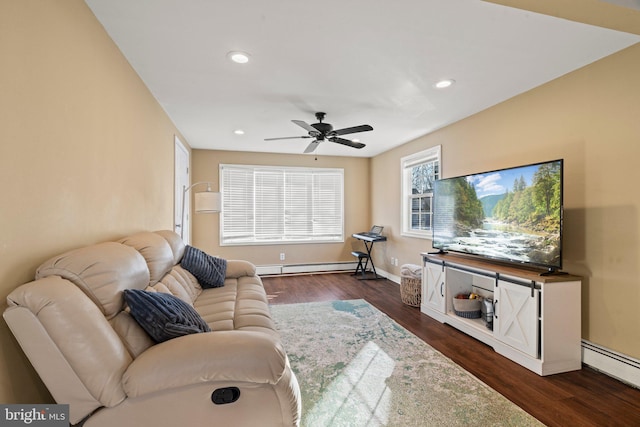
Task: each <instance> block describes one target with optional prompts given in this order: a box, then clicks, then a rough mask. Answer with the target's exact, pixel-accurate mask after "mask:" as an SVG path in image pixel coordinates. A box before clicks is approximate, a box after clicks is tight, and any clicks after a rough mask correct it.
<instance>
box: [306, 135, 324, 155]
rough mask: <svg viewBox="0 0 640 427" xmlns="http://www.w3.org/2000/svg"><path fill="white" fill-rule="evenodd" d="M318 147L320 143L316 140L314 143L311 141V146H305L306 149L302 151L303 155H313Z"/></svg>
mask: <svg viewBox="0 0 640 427" xmlns="http://www.w3.org/2000/svg"><path fill="white" fill-rule="evenodd" d="M318 145H320V141H318V140H317V139H316V140H314V141H311V144H309V145H308V146H307V148H306V149H305V150H304V153H305V154H308V153H313V152H314V151H316V148H318Z"/></svg>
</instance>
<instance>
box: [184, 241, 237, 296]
mask: <svg viewBox="0 0 640 427" xmlns="http://www.w3.org/2000/svg"><path fill="white" fill-rule="evenodd" d="M180 265H181V266H182V267H183V268H184V269H185V270H187V271H188V272H190V273H191V274H193V275H194V276H195V278H196V279H198V282H200V285H201V286H202V287H203V288H205V289H206V288H217V287H220V286H224V278H225V276H226V274H227V260H225V259H222V258H217V257H214V256H211V255H209V254H207V253H205V252H202V251H201V250H200V249H197V248H194V247H193V246H187V247H186V248H185V251H184V256H183V257H182V262H181V263H180Z"/></svg>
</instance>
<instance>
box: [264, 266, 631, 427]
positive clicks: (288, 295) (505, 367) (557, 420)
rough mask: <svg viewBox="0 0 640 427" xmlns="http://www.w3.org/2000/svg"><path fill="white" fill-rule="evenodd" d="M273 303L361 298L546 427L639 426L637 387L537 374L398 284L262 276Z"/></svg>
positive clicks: (591, 376)
mask: <svg viewBox="0 0 640 427" xmlns="http://www.w3.org/2000/svg"><path fill="white" fill-rule="evenodd" d="M263 282H264V286H265V289H266V290H267V294H268V295H269V298H270V302H271V304H292V303H301V302H312V301H331V300H345V299H360V298H361V299H364V300H366V301H368V302H369V303H370V304H372V305H374V306H375V307H376V308H378V310H380V311H382V312H384V313H386V314H387V315H388V316H389V317H391V318H392V319H394V320H395V321H396V322H398V323H399V324H400V325H402V326H403V327H405V328H406V329H408V330H409V331H411V332H413V333H414V334H415V335H417V336H418V337H420V338H421V339H423V340H424V341H425V342H426V343H428V344H429V345H431V346H432V347H434V348H435V349H437V350H438V351H440V352H441V353H443V354H444V355H445V356H447V357H449V358H450V359H452V360H453V361H454V362H456V363H457V364H459V365H460V366H462V367H463V368H464V369H466V370H467V371H469V372H471V373H472V374H473V375H475V376H476V377H477V378H479V379H480V380H482V381H483V382H484V383H486V384H487V385H489V386H490V387H492V388H493V389H494V390H496V391H498V392H499V393H501V394H502V395H504V396H505V397H506V398H508V399H509V400H511V401H512V402H514V403H515V404H517V405H518V406H520V407H521V408H522V409H524V410H525V411H527V412H528V413H530V414H531V415H533V416H534V417H536V418H537V419H538V420H540V421H541V422H543V423H544V424H546V425H548V426H562V427H565V426H640V390H638V389H635V388H633V387H629V386H627V385H625V384H624V383H622V382H620V381H617V380H615V379H613V378H611V377H608V376H607V375H604V374H602V373H599V372H597V371H595V370H593V369H590V368H587V367H584V366H583V369H582V370H580V371H575V372H569V373H565V374H556V375H550V376H546V377H541V376H538V375H536V374H534V373H533V372H531V371H529V370H527V369H525V368H523V367H522V366H520V365H518V364H516V363H515V362H512V361H510V360H509V359H506V358H505V357H503V356H500V355H499V354H497V353H495V352H494V351H493V349H492V348H491V347H489V346H487V345H485V344H482V343H481V342H479V341H477V340H475V339H474V338H471V337H469V336H467V335H465V334H464V333H462V332H459V331H458V330H456V329H454V328H452V327H450V326H448V325H444V324H441V323H439V322H437V321H435V320H433V319H431V318H430V317H428V316H427V315H425V314H422V313H421V312H420V309H419V308H417V307H410V306H408V305H405V304H403V303H402V301H401V300H400V288H399V285H398V284H396V283H394V282H391V281H388V280H358V279H357V278H355V277H354V276H352V275H351V274H349V273H341V274H314V275H299V276H277V277H264V278H263Z"/></svg>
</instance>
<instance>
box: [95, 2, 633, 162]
mask: <svg viewBox="0 0 640 427" xmlns="http://www.w3.org/2000/svg"><path fill="white" fill-rule="evenodd" d="M85 1H86V3H87V4H88V5H89V7H90V8H91V9H92V11H93V12H94V14H95V15H96V17H97V18H98V20H99V21H100V22H101V23H102V25H103V26H104V27H105V29H106V30H107V32H108V33H109V35H110V36H111V38H112V39H113V40H114V41H115V43H116V44H117V45H118V47H119V48H120V50H121V51H122V53H123V54H124V56H125V57H126V58H127V59H128V61H129V62H130V63H131V65H132V66H133V68H134V69H135V70H136V72H137V73H138V74H139V75H140V77H141V78H142V80H143V81H144V82H145V84H146V85H147V87H148V88H149V90H150V91H151V92H152V93H153V95H154V96H155V97H156V99H157V100H158V102H159V103H160V104H161V105H162V107H163V108H164V109H165V111H166V112H167V114H168V115H169V117H170V118H171V119H172V120H173V122H174V123H175V125H176V126H177V128H178V129H179V130H180V132H181V133H182V134H183V135H184V137H185V138H186V139H187V142H188V143H189V144H190V145H191V146H192V147H193V148H203V149H219V150H236V151H257V152H277V153H302V151H303V150H304V149H305V148H306V146H307V144H308V143H309V139H292V140H285V141H269V142H265V141H264V138H271V137H285V136H301V135H306V132H305V131H304V130H303V129H302V128H300V127H298V126H296V125H295V124H293V123H292V122H291V120H292V119H296V120H303V121H306V122H307V123H315V122H316V120H315V117H314V113H315V112H316V111H324V112H326V113H327V117H326V119H325V121H326V122H328V123H331V124H332V125H333V126H334V128H336V129H338V128H344V127H351V126H357V125H361V124H369V125H371V126H373V128H374V130H373V131H371V132H365V133H360V134H353V135H345V137H346V138H350V137H354V138H355V137H357V138H359V139H360V140H361V142H363V143H365V144H366V145H367V146H366V147H365V148H363V149H361V150H357V149H354V148H350V147H345V146H343V145H339V144H334V143H331V142H323V143H322V144H321V145H320V146H319V148H318V150H317V152H316V153H317V154H319V155H337V156H363V157H371V156H375V155H377V154H379V153H382V152H384V151H387V150H389V149H391V148H393V147H395V146H398V145H400V144H403V143H405V142H408V141H410V140H413V139H415V138H417V137H419V136H422V135H425V134H427V133H429V132H432V131H434V130H436V129H439V128H442V127H444V126H446V125H448V124H451V123H454V122H456V121H458V120H461V119H463V118H465V117H468V116H470V115H472V114H474V113H477V112H479V111H482V110H484V109H486V108H488V107H490V106H492V105H495V104H497V103H500V102H502V101H504V100H506V99H509V98H511V97H514V96H516V95H518V94H520V93H523V92H525V91H527V90H529V89H532V88H534V87H536V86H539V85H541V84H543V83H545V82H548V81H550V80H553V79H555V78H557V77H559V76H562V75H564V74H566V73H569V72H571V71H573V70H575V69H577V68H579V67H582V66H584V65H587V64H589V63H591V62H594V61H596V60H598V59H600V58H602V57H604V56H607V55H610V54H611V53H614V52H616V51H618V50H621V49H623V48H625V47H627V46H630V45H632V44H634V43H637V42H639V41H640V36H638V35H632V34H628V33H622V32H616V31H613V30H608V29H604V28H600V27H595V26H589V25H585V24H579V23H575V22H571V21H567V20H563V19H558V18H553V17H549V16H546V15H540V14H536V13H532V12H527V11H523V10H519V9H514V8H509V7H505V6H500V5H496V4H493V3H487V2H484V1H479V0H396V1H391V0H325V1H310V0H85ZM234 50H241V51H245V52H248V53H249V54H250V55H251V61H250V62H249V63H247V64H243V65H240V64H236V63H232V62H231V61H230V60H229V59H228V58H227V53H228V52H229V51H234ZM442 78H451V79H455V81H456V83H455V85H453V86H452V87H451V88H449V89H446V90H438V89H435V88H434V87H433V84H434V83H435V82H436V81H438V80H439V79H442ZM235 129H243V130H244V131H245V134H244V135H241V136H239V135H235V134H234V133H233V131H234V130H235Z"/></svg>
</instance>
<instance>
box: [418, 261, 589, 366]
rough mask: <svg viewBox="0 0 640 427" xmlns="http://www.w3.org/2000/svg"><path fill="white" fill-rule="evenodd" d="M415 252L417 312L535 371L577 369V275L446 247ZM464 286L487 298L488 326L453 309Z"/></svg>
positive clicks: (578, 310)
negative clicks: (419, 265)
mask: <svg viewBox="0 0 640 427" xmlns="http://www.w3.org/2000/svg"><path fill="white" fill-rule="evenodd" d="M421 255H422V258H423V274H422V302H421V307H420V308H421V311H422V312H423V313H425V314H426V315H428V316H430V317H433V318H434V319H436V320H438V321H439V322H442V323H447V324H449V325H451V326H453V327H454V328H457V329H459V330H460V331H462V332H465V333H466V334H468V335H470V336H472V337H474V338H476V339H478V340H480V341H482V342H484V343H485V344H487V345H489V346H491V347H493V349H494V350H495V351H496V352H497V353H499V354H501V355H503V356H505V357H507V358H509V359H511V360H513V361H514V362H517V363H519V364H520V365H522V366H524V367H526V368H527V369H530V370H531V371H533V372H535V373H537V374H538V375H551V374H556V373H560V372H568V371H575V370H578V369H581V366H582V365H581V347H580V342H581V296H580V295H581V286H582V281H581V278H580V277H577V276H572V275H568V274H552V275H547V276H544V275H541V274H540V272H538V271H533V270H530V269H526V268H519V267H513V266H510V265H505V264H499V263H493V262H490V261H484V260H481V259H475V258H470V257H464V256H459V255H455V254H451V253H446V254H429V253H423V254H421ZM470 292H473V293H476V294H478V295H480V296H482V297H483V298H490V299H492V300H493V311H494V315H493V329H489V328H488V327H487V322H486V321H485V319H482V318H481V319H468V318H464V317H460V316H458V315H456V314H455V313H454V309H453V301H452V300H453V298H454V297H455V296H456V295H457V294H459V293H470Z"/></svg>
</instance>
